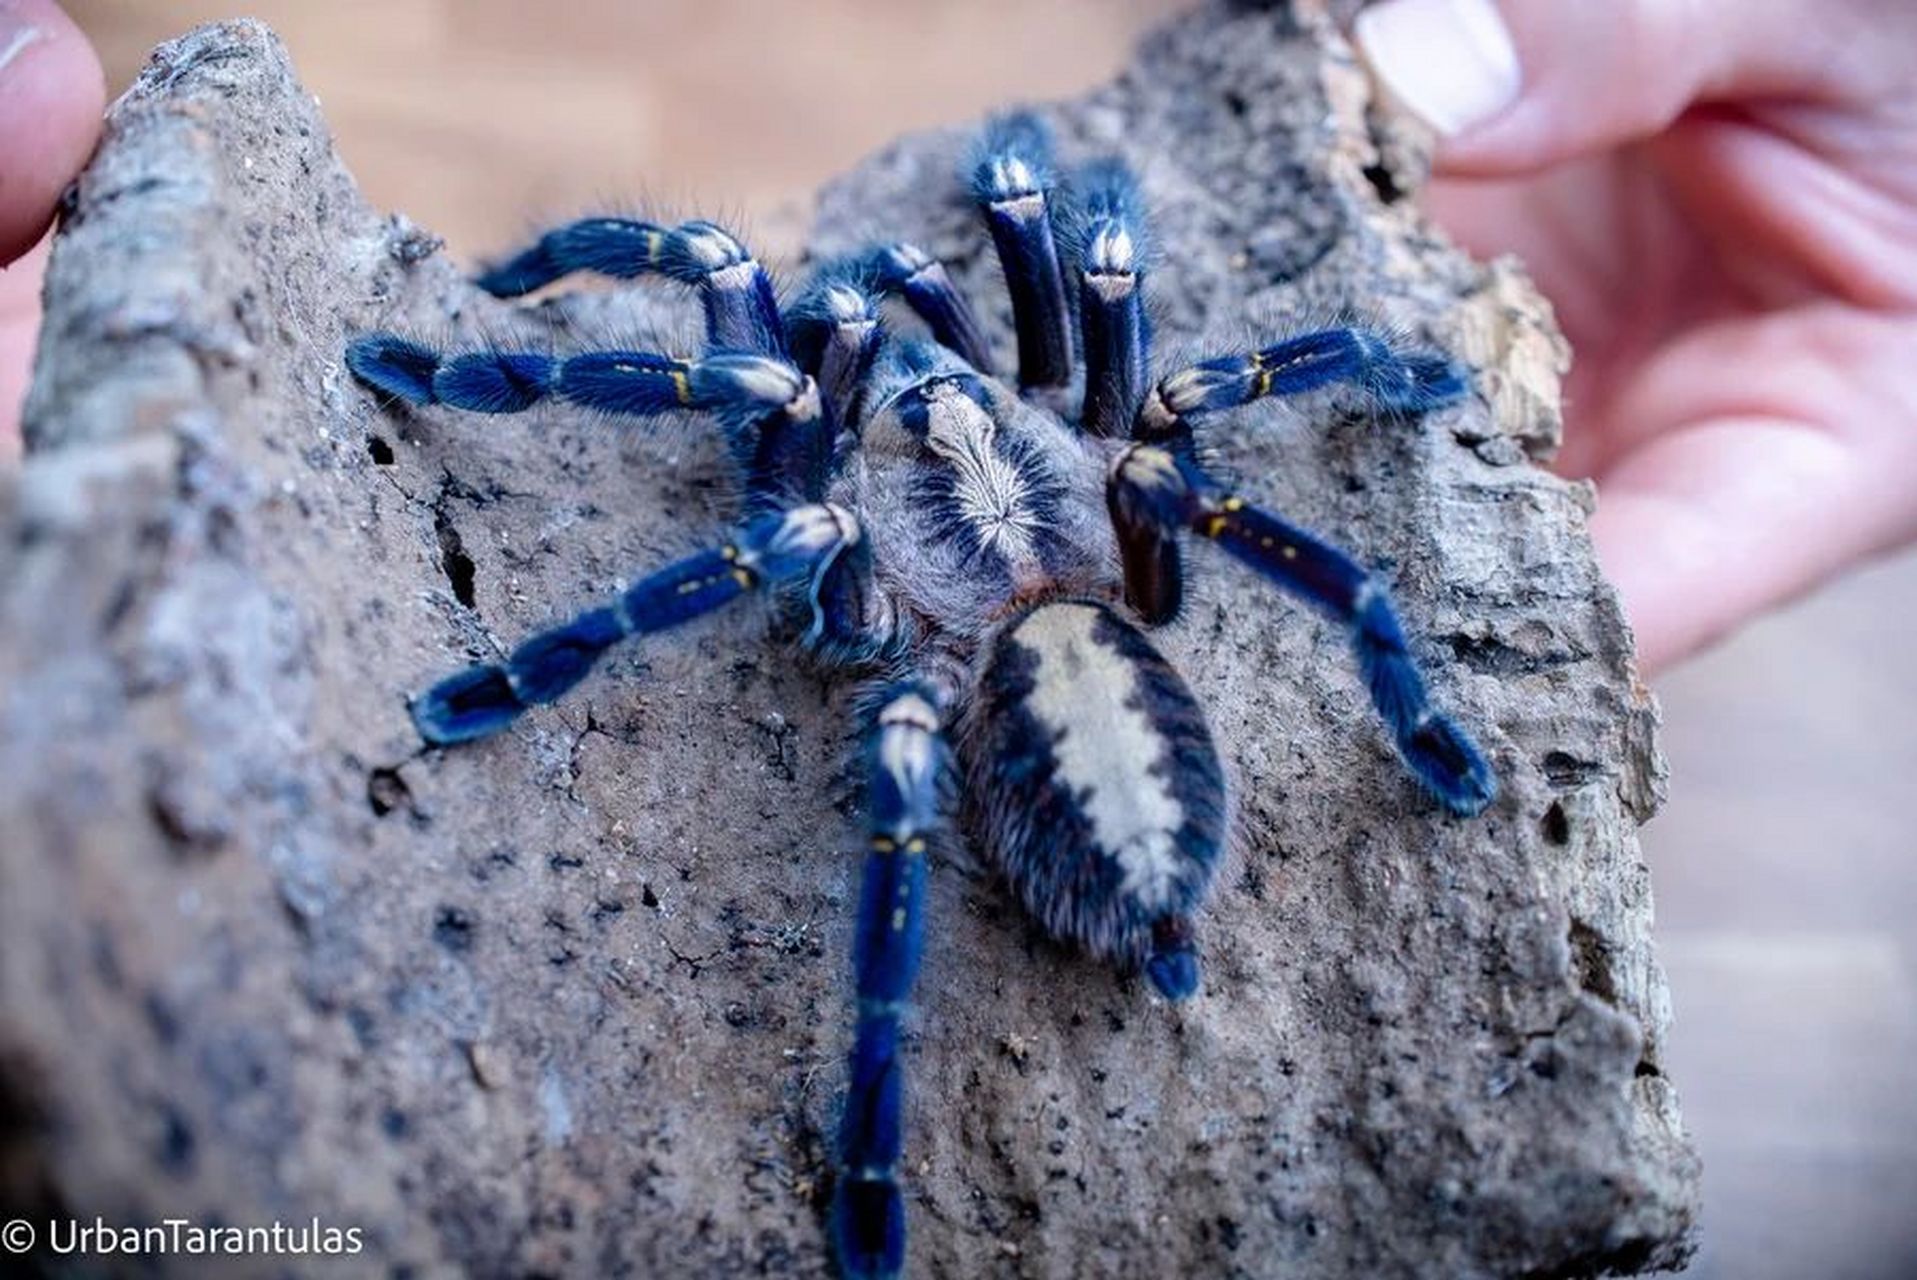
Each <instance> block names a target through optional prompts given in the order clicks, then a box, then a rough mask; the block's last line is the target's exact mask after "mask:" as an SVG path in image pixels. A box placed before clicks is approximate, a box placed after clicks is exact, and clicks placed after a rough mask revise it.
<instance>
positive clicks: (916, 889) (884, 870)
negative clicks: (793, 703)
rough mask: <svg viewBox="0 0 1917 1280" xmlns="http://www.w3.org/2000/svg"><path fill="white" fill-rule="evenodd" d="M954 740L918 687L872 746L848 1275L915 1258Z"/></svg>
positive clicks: (843, 1131)
mask: <svg viewBox="0 0 1917 1280" xmlns="http://www.w3.org/2000/svg"><path fill="white" fill-rule="evenodd" d="M945 756H946V746H945V739H944V736H943V731H942V728H941V725H940V721H939V713H938V708H937V699H936V698H935V696H934V695H933V694H932V693H931V691H930V690H929V689H926V688H925V687H923V686H920V685H917V684H910V683H908V684H903V685H900V686H897V687H895V688H893V689H892V690H891V691H890V692H889V693H888V695H887V696H886V698H885V701H884V703H883V706H882V707H881V709H880V711H879V714H878V721H877V724H876V725H875V727H874V730H873V732H872V734H871V738H870V742H869V746H868V752H867V761H866V767H867V773H868V779H869V781H868V784H867V792H866V807H867V810H868V813H869V822H870V824H871V848H870V849H869V851H868V852H867V853H866V856H865V869H864V872H863V874H862V877H861V886H860V891H859V915H858V922H857V932H856V934H855V941H854V944H853V970H854V982H855V984H856V992H857V996H858V1023H857V1026H856V1029H855V1031H854V1033H853V1043H852V1054H851V1062H850V1066H849V1070H850V1083H849V1085H848V1087H847V1090H846V1100H845V1115H844V1118H843V1120H842V1121H841V1123H840V1126H839V1173H838V1182H837V1185H836V1186H835V1188H834V1190H833V1202H832V1239H833V1244H834V1247H835V1249H836V1251H837V1253H838V1257H839V1264H840V1266H841V1267H842V1268H843V1270H844V1274H845V1275H846V1276H847V1277H848V1280H866V1278H867V1277H882V1276H896V1275H898V1274H899V1272H900V1271H901V1269H902V1268H903V1267H904V1265H905V1203H904V1198H903V1196H902V1195H901V1194H900V1191H899V1183H898V1175H897V1167H898V1163H899V1154H900V1150H901V1147H902V1143H903V1138H902V1128H903V1123H902V1112H903V1102H904V1079H903V1077H904V1064H903V1062H902V1061H901V1060H900V1055H899V1048H900V1019H901V1017H902V1016H903V1015H904V1012H905V1006H906V1002H907V1000H909V999H910V997H911V994H912V985H913V982H914V981H915V979H916V978H917V977H918V970H919V957H920V953H921V950H922V946H923V934H924V910H925V873H926V842H927V840H928V839H929V838H930V836H931V835H932V833H933V832H934V831H935V830H936V829H937V826H938V823H939V783H940V778H941V776H942V774H943V773H944V771H945V767H946V764H945Z"/></svg>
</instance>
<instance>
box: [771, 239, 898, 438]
mask: <svg viewBox="0 0 1917 1280" xmlns="http://www.w3.org/2000/svg"><path fill="white" fill-rule="evenodd" d="M882 301H883V296H882V295H881V294H880V293H879V292H878V289H877V287H876V286H875V285H874V283H873V282H872V280H871V277H870V275H869V273H867V272H865V271H862V270H860V269H858V268H857V267H856V265H844V266H841V267H837V268H828V269H826V270H824V271H821V272H819V273H818V275H816V276H814V277H813V279H812V282H811V283H810V284H808V285H807V286H806V289H805V292H804V293H802V294H800V295H799V300H798V301H797V302H796V303H794V304H793V306H792V309H791V312H790V322H791V323H790V327H791V331H792V353H793V357H794V358H795V359H797V360H798V362H799V367H800V368H802V369H804V370H806V371H807V372H808V373H810V374H811V375H812V376H813V377H815V378H817V379H818V382H819V389H820V390H821V391H822V392H824V394H825V399H826V403H828V404H829V405H831V406H832V412H833V416H834V417H835V418H836V419H837V420H838V422H839V425H840V426H841V427H843V428H845V429H846V430H848V431H851V432H853V433H856V432H857V430H858V425H859V417H860V412H861V410H862V407H863V396H864V392H865V386H866V378H867V375H869V374H870V373H871V372H872V362H873V360H874V359H875V358H876V357H877V355H878V353H879V347H880V345H881V344H882V343H883V342H884V341H885V322H884V319H883V318H882V317H881V316H880V314H879V307H880V304H881V303H882Z"/></svg>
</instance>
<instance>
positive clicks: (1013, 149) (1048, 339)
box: [972, 112, 1072, 387]
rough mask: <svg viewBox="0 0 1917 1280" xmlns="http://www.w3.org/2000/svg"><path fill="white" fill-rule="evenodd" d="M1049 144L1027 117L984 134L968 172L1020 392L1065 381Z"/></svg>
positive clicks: (1064, 312)
mask: <svg viewBox="0 0 1917 1280" xmlns="http://www.w3.org/2000/svg"><path fill="white" fill-rule="evenodd" d="M1055 181H1056V180H1055V178H1054V175H1053V173H1052V143H1051V137H1050V135H1049V134H1048V133H1047V131H1046V129H1045V126H1044V124H1043V123H1042V122H1041V121H1040V120H1039V118H1038V117H1037V116H1035V115H1032V114H1030V113H1028V112H1015V113H1013V114H1011V115H1004V116H999V117H998V118H996V119H994V120H993V121H991V122H990V123H989V124H987V125H986V127H985V133H984V136H983V137H982V138H981V139H980V142H979V148H978V156H977V160H976V162H975V163H974V165H973V169H972V198H973V200H974V201H975V202H976V203H977V204H978V207H979V211H980V212H981V213H982V214H983V215H984V217H985V225H986V226H987V227H988V228H989V229H990V230H991V233H992V243H993V245H994V246H995V247H996V248H997V250H998V259H999V265H1000V266H1001V267H1002V268H1003V269H1004V272H1005V288H1006V290H1007V292H1009V293H1010V294H1011V297H1012V320H1013V323H1014V325H1015V326H1016V327H1017V329H1018V381H1019V385H1020V386H1021V387H1061V386H1064V385H1065V384H1066V383H1067V382H1069V381H1070V380H1071V376H1072V328H1071V314H1070V311H1069V309H1068V303H1067V300H1066V296H1065V276H1064V272H1063V271H1062V270H1061V269H1060V267H1059V260H1058V242H1057V239H1056V238H1055V237H1054V235H1053V234H1052V193H1053V190H1054V186H1055Z"/></svg>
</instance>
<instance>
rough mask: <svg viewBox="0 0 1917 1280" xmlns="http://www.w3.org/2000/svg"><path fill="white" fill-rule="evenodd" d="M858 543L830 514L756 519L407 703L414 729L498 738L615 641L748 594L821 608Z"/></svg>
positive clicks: (814, 509) (824, 624)
mask: <svg viewBox="0 0 1917 1280" xmlns="http://www.w3.org/2000/svg"><path fill="white" fill-rule="evenodd" d="M859 539H860V533H859V528H858V525H857V524H856V523H854V521H853V519H852V517H851V516H850V515H848V514H846V513H845V512H844V511H841V510H840V509H838V508H837V507H828V506H805V507H797V508H794V509H793V510H791V511H787V512H783V513H779V514H774V515H767V516H762V517H760V518H759V519H757V520H754V521H752V522H751V523H749V524H747V525H746V526H745V527H744V528H743V529H742V530H741V531H740V533H739V535H738V537H737V538H735V539H734V540H733V541H731V542H728V543H725V544H723V545H721V546H718V547H714V548H711V549H709V550H706V551H701V552H698V553H697V554H695V555H692V556H688V557H687V558H686V559H684V560H680V561H678V562H677V563H675V564H672V565H668V566H667V567H666V568H664V569H661V570H660V571H659V572H657V573H654V574H652V575H650V576H648V577H645V578H642V579H640V580H639V581H638V582H636V583H634V584H633V585H632V586H631V587H629V588H628V589H627V590H626V591H624V592H623V593H621V594H620V595H618V596H616V597H615V598H614V599H613V600H612V601H611V602H609V603H607V604H604V605H601V606H599V607H597V608H594V609H589V610H587V611H586V612H585V613H582V614H580V615H579V616H578V617H576V618H574V619H573V620H572V621H571V622H568V623H565V624H564V625H562V626H558V627H554V628H552V629H551V630H549V631H542V632H540V633H539V634H537V635H535V636H533V637H532V638H531V639H529V640H526V641H525V642H524V643H522V644H521V645H520V646H519V647H518V648H517V649H514V650H513V652H512V654H511V655H510V656H509V657H508V658H507V659H506V661H505V662H503V663H497V664H491V663H489V664H485V665H481V666H476V667H469V668H467V669H466V670H464V671H462V672H459V673H458V674H457V675H453V676H449V677H447V678H446V679H444V680H441V681H440V682H439V683H438V684H436V685H434V686H433V687H432V688H430V689H428V690H427V691H426V692H425V693H423V694H421V695H420V696H419V697H417V698H415V699H413V701H412V704H411V710H412V715H413V723H414V725H415V726H416V727H417V728H418V729H419V734H420V737H422V738H424V739H425V740H426V741H427V742H429V743H432V744H433V745H435V746H444V745H446V744H448V743H454V742H466V741H469V740H471V739H473V738H483V737H485V736H487V735H488V734H492V733H497V732H498V731H499V730H501V729H503V728H505V727H506V726H507V725H508V724H510V723H511V722H512V721H513V720H514V719H515V718H516V717H518V715H519V714H520V713H521V712H523V711H525V710H527V709H528V708H529V707H533V706H536V705H539V704H541V703H547V702H554V701H557V700H558V699H559V698H560V697H562V696H563V695H564V694H565V693H566V692H567V691H568V690H570V689H571V688H572V687H573V686H574V685H576V684H578V683H579V682H580V681H581V680H583V679H585V677H586V673H587V672H589V671H591V670H592V667H593V664H594V663H595V662H597V661H598V660H599V657H600V655H601V654H603V653H604V652H605V651H606V650H607V649H609V648H611V647H612V646H613V645H615V644H617V643H619V642H620V641H621V640H624V639H626V638H627V637H629V636H637V635H648V634H651V633H652V632H655V631H664V630H666V629H667V628H669V627H675V626H678V625H679V624H680V623H682V622H686V621H689V620H690V619H693V618H696V617H699V616H700V615H701V614H706V613H710V612H712V611H713V610H714V609H717V608H719V607H720V606H721V605H724V604H728V603H730V602H731V601H733V600H736V599H738V598H739V597H740V596H742V595H744V594H745V593H746V592H748V591H752V590H756V589H759V588H763V587H778V586H781V585H784V584H787V583H792V582H795V581H799V582H806V583H808V584H809V585H810V589H811V599H812V601H813V604H814V607H815V608H818V607H820V602H821V600H822V598H823V597H822V594H821V590H820V588H821V585H822V584H824V583H826V582H828V581H829V580H830V571H831V570H832V568H833V566H834V563H835V561H837V560H838V559H839V558H840V556H841V555H842V554H843V553H844V552H845V551H846V550H847V549H848V548H850V547H852V546H854V545H855V544H857V543H858V541H859ZM856 621H857V620H849V619H824V618H815V627H816V628H819V629H822V630H823V629H827V628H832V629H850V628H851V627H852V626H854V625H856Z"/></svg>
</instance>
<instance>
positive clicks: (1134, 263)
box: [1070, 160, 1151, 438]
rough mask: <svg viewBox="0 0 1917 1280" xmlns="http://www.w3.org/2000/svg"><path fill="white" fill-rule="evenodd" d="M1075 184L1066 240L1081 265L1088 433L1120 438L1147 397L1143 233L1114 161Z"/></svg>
mask: <svg viewBox="0 0 1917 1280" xmlns="http://www.w3.org/2000/svg"><path fill="white" fill-rule="evenodd" d="M1075 186H1076V187H1077V189H1078V192H1079V194H1078V197H1077V199H1076V201H1075V202H1074V207H1073V218H1072V220H1071V224H1070V225H1071V234H1070V239H1071V241H1072V243H1073V244H1074V246H1075V248H1076V250H1077V253H1076V258H1077V262H1078V324H1079V336H1080V337H1081V339H1082V340H1083V343H1084V350H1085V407H1084V410H1083V412H1082V413H1081V414H1080V418H1081V420H1082V421H1083V423H1084V427H1085V430H1086V431H1088V432H1090V433H1091V434H1092V435H1096V436H1110V437H1113V438H1122V437H1123V436H1125V435H1126V433H1127V432H1128V431H1130V429H1131V424H1132V418H1133V416H1134V415H1135V414H1136V413H1137V412H1138V407H1139V405H1140V403H1141V402H1142V401H1143V399H1144V396H1145V379H1146V377H1147V376H1148V370H1149V369H1150V368H1151V322H1150V320H1149V318H1148V317H1147V316H1146V314H1145V297H1144V288H1145V259H1146V255H1147V253H1148V241H1147V235H1148V228H1147V224H1146V221H1145V213H1144V205H1143V202H1142V201H1141V200H1140V199H1139V195H1138V182H1137V179H1135V178H1134V177H1133V176H1132V172H1131V170H1130V169H1128V168H1126V167H1125V165H1124V164H1122V163H1121V162H1119V161H1117V160H1106V161H1102V162H1100V163H1098V164H1093V165H1088V166H1086V168H1085V169H1084V170H1083V171H1082V172H1081V173H1080V175H1079V179H1078V181H1077V183H1076V184H1075Z"/></svg>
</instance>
